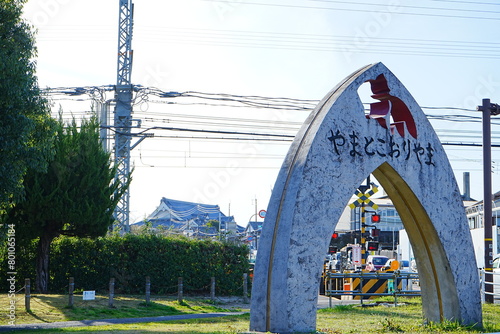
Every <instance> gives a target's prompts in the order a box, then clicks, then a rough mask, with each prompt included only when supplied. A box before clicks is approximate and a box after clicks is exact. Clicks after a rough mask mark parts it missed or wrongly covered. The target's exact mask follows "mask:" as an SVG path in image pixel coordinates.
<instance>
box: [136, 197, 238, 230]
mask: <svg viewBox="0 0 500 334" xmlns="http://www.w3.org/2000/svg"><path fill="white" fill-rule="evenodd" d="M146 223H148V224H150V225H151V228H154V229H157V230H168V231H171V232H175V233H181V234H184V235H186V236H190V237H200V238H201V237H216V236H218V235H224V236H228V235H236V234H237V233H241V231H240V229H241V230H242V229H243V228H242V227H239V226H238V225H237V224H236V222H235V221H234V217H233V216H226V215H225V214H224V213H222V212H221V210H220V207H219V206H218V205H210V204H201V203H193V202H186V201H179V200H174V199H169V198H165V197H163V198H162V199H161V201H160V205H158V207H157V208H156V209H155V210H154V211H153V212H152V213H151V214H150V215H149V216H148V217H147V218H146V219H145V220H144V221H141V222H138V223H136V224H134V225H136V226H144V225H145V224H146Z"/></svg>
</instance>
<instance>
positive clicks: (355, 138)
mask: <svg viewBox="0 0 500 334" xmlns="http://www.w3.org/2000/svg"><path fill="white" fill-rule="evenodd" d="M349 138H351V141H350V144H351V145H352V149H351V150H350V151H349V154H350V155H351V157H355V156H356V155H361V153H359V151H358V150H357V147H358V146H359V143H358V136H357V135H356V133H355V132H354V131H353V132H352V134H350V135H349Z"/></svg>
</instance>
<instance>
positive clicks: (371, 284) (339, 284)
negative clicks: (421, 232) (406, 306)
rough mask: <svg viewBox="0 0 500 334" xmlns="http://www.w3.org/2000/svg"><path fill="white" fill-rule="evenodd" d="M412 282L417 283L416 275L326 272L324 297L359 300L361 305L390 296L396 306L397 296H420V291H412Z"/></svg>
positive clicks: (397, 272)
mask: <svg viewBox="0 0 500 334" xmlns="http://www.w3.org/2000/svg"><path fill="white" fill-rule="evenodd" d="M414 281H418V274H417V273H413V272H400V271H394V272H352V273H338V272H330V271H327V272H326V273H325V275H324V284H325V296H327V297H330V298H331V297H341V298H342V297H350V298H352V299H357V298H359V299H360V303H361V304H363V300H364V299H370V298H371V297H378V296H392V297H394V303H395V304H397V298H398V296H420V290H413V282H414ZM330 305H331V300H330Z"/></svg>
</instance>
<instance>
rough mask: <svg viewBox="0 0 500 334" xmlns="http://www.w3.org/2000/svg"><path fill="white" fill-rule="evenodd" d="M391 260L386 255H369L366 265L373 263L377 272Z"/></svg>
mask: <svg viewBox="0 0 500 334" xmlns="http://www.w3.org/2000/svg"><path fill="white" fill-rule="evenodd" d="M388 260H389V258H388V257H387V256H384V255H368V257H367V258H366V263H367V264H368V263H372V264H373V266H374V267H375V270H380V269H382V267H383V266H384V265H385V264H386V263H387V261H388Z"/></svg>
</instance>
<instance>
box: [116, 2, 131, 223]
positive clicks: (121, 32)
mask: <svg viewBox="0 0 500 334" xmlns="http://www.w3.org/2000/svg"><path fill="white" fill-rule="evenodd" d="M119 2H120V4H119V7H120V8H119V16H118V20H119V21H118V68H117V78H116V87H115V100H116V106H115V115H114V128H115V145H114V146H115V147H114V148H115V152H114V153H115V166H116V168H117V173H116V179H117V181H118V182H119V184H120V185H125V184H127V182H128V180H129V176H130V140H131V128H132V91H133V89H132V82H131V76H132V56H133V51H132V28H133V13H134V5H133V4H132V0H119ZM129 201H130V192H129V190H128V189H127V190H126V191H125V193H124V194H123V196H122V197H121V198H120V200H119V202H118V205H117V206H116V209H115V213H114V216H115V222H116V223H117V224H118V226H119V227H120V228H121V230H122V232H124V233H126V232H128V230H129V212H130V211H129Z"/></svg>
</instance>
